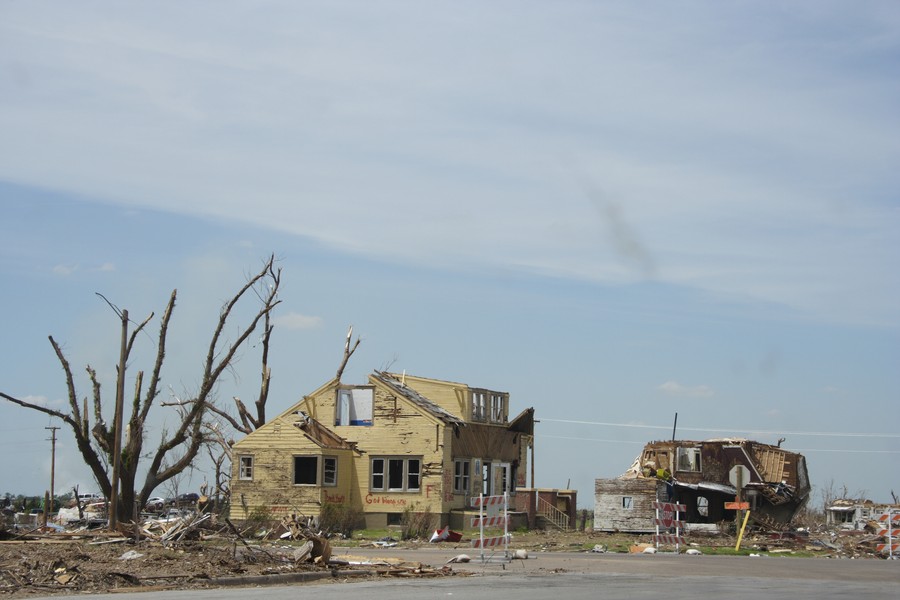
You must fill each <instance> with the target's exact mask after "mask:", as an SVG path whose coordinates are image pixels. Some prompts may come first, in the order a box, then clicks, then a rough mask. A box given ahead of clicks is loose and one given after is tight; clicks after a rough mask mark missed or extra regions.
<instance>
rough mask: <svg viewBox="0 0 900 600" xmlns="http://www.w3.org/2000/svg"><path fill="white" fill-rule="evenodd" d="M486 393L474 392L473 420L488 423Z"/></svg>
mask: <svg viewBox="0 0 900 600" xmlns="http://www.w3.org/2000/svg"><path fill="white" fill-rule="evenodd" d="M485 396H486V394H485V392H472V420H473V421H479V422H484V421H487V404H486V403H487V398H486V397H485Z"/></svg>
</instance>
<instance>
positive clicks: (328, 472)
mask: <svg viewBox="0 0 900 600" xmlns="http://www.w3.org/2000/svg"><path fill="white" fill-rule="evenodd" d="M322 485H328V486H335V485H337V458H335V457H333V456H326V457H324V458H323V459H322Z"/></svg>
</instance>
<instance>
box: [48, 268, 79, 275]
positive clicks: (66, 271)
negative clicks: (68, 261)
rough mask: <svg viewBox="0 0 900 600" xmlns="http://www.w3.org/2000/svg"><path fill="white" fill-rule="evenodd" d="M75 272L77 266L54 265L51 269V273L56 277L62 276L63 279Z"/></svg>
mask: <svg viewBox="0 0 900 600" xmlns="http://www.w3.org/2000/svg"><path fill="white" fill-rule="evenodd" d="M77 270H78V265H56V266H55V267H53V272H54V273H55V274H57V275H62V276H63V277H68V276H69V275H71V274H72V273H74V272H75V271H77Z"/></svg>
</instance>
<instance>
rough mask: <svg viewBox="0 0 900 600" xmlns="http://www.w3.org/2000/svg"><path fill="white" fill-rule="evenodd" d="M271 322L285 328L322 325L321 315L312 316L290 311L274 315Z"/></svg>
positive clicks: (311, 327)
mask: <svg viewBox="0 0 900 600" xmlns="http://www.w3.org/2000/svg"><path fill="white" fill-rule="evenodd" d="M272 322H273V323H274V324H275V325H277V326H279V327H284V328H285V329H314V328H316V327H321V326H322V317H312V316H309V315H301V314H300V313H296V312H291V313H288V314H286V315H279V316H277V317H274V318H273V319H272Z"/></svg>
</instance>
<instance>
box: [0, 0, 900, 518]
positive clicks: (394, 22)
mask: <svg viewBox="0 0 900 600" xmlns="http://www.w3.org/2000/svg"><path fill="white" fill-rule="evenodd" d="M898 71H900V7H898V5H897V4H896V3H894V2H865V3H862V4H859V3H857V4H854V5H852V6H851V5H849V4H847V3H843V2H822V1H814V2H813V1H810V2H794V3H790V4H788V5H785V4H784V3H778V2H772V3H767V2H753V3H747V2H686V3H678V4H671V3H665V2H650V3H642V4H641V5H640V6H637V5H634V3H628V2H608V3H607V2H566V1H563V2H553V3H547V2H491V3H483V2H473V3H466V2H452V3H451V2H427V3H418V2H380V3H377V4H374V3H366V2H251V1H244V2H181V3H178V4H177V5H176V4H174V3H172V4H162V5H160V4H159V3H150V2H130V3H115V2H79V3H67V2H41V1H35V2H9V1H5V2H0V74H2V77H0V131H2V132H3V135H2V137H0V206H2V215H3V216H2V220H0V234H2V240H3V243H2V247H0V248H2V249H0V275H2V278H3V290H4V293H3V294H0V315H2V319H3V341H4V343H3V348H4V350H3V355H2V356H3V360H2V366H0V390H2V391H4V392H6V393H8V394H12V395H15V396H18V397H22V398H32V399H35V400H36V401H41V402H46V403H49V404H59V403H60V402H61V401H63V399H64V398H65V388H64V380H63V377H62V374H61V370H60V367H59V365H58V363H57V362H56V358H55V356H54V354H53V351H52V348H51V347H50V344H49V342H48V341H47V336H48V335H53V336H54V338H55V339H57V340H58V341H60V342H61V343H62V344H63V346H64V348H65V350H66V352H67V355H68V358H69V360H70V362H71V363H72V365H73V368H75V370H76V372H77V373H78V374H79V376H80V375H81V374H82V373H83V370H82V369H83V367H84V366H85V365H86V364H91V365H92V366H94V367H95V368H97V369H98V371H99V373H100V374H101V377H103V376H105V377H106V379H105V380H104V385H105V386H106V389H107V390H112V389H113V387H114V381H113V377H112V374H113V373H114V367H115V364H116V360H117V356H118V354H117V352H118V351H117V348H118V345H117V344H118V335H119V333H118V328H117V326H118V323H117V319H116V317H115V315H114V314H113V313H112V312H111V311H110V309H109V307H108V306H107V305H106V304H105V303H104V302H103V301H102V300H100V299H99V298H98V297H97V296H96V293H97V292H99V293H102V294H103V295H104V296H106V297H107V298H110V300H111V301H113V302H114V303H115V304H117V305H119V306H121V307H123V308H127V309H128V310H129V312H130V313H131V314H132V315H133V316H135V315H137V316H146V315H148V314H149V313H150V312H151V311H156V312H157V314H159V313H160V312H161V311H162V309H163V308H164V306H165V303H166V301H167V299H168V296H169V294H170V293H171V290H172V289H174V288H177V289H178V293H179V304H178V306H177V308H176V312H175V316H174V319H173V324H172V330H171V333H170V337H169V339H170V340H171V342H170V343H171V344H172V348H171V351H170V353H169V361H168V364H167V367H166V370H165V372H164V374H163V375H164V378H165V381H164V384H165V385H167V386H171V388H170V389H171V390H172V392H173V393H178V394H181V393H183V392H184V391H186V390H190V389H191V388H193V387H196V385H197V383H198V380H199V376H200V371H199V366H200V364H201V360H202V357H203V356H204V354H205V346H206V344H207V343H208V340H209V335H210V333H211V332H212V329H213V327H214V324H215V319H216V316H217V312H218V308H219V306H220V305H221V303H222V302H223V301H224V300H225V299H227V298H228V297H230V296H231V295H232V294H233V293H234V291H235V290H236V289H237V288H238V287H239V286H240V285H241V284H242V283H243V282H244V280H245V277H246V275H247V274H248V273H249V272H251V271H254V270H256V269H257V268H258V267H259V266H260V264H261V261H262V260H263V259H264V258H265V257H267V256H268V255H269V254H270V253H275V255H276V256H278V257H279V261H280V262H279V264H280V266H281V267H282V268H283V273H284V277H283V282H284V283H283V288H282V289H283V291H282V299H283V304H282V305H280V306H279V309H278V313H277V315H276V316H277V320H276V332H275V337H274V341H273V349H272V353H273V357H272V367H273V377H274V379H273V385H272V391H271V395H270V414H275V413H276V412H278V411H280V410H283V409H285V408H287V407H288V406H290V405H291V404H292V403H293V402H295V401H296V400H297V399H298V398H299V397H300V396H302V395H303V394H304V393H307V392H309V391H311V390H313V389H314V388H316V387H317V386H318V385H320V384H321V383H323V382H324V381H326V380H327V379H329V378H330V377H331V376H333V374H334V371H335V369H336V368H337V365H338V363H339V361H340V354H341V350H342V344H343V338H344V335H345V333H346V329H347V327H348V325H350V324H353V326H354V332H355V333H357V334H359V335H360V336H361V338H362V343H361V345H360V347H359V350H358V351H357V353H356V354H355V355H354V357H353V358H352V360H351V363H350V365H349V367H348V369H347V371H346V373H345V377H344V379H345V381H348V382H362V381H364V378H365V376H366V374H367V373H369V372H371V371H372V370H373V369H382V368H386V367H388V366H389V367H390V368H391V369H394V370H397V371H400V370H406V371H407V372H409V373H414V374H417V375H422V376H427V377H434V378H439V379H449V380H454V381H462V382H465V383H469V384H470V385H474V386H479V387H488V388H493V389H499V390H503V391H507V392H510V394H511V396H512V399H511V402H512V405H513V411H518V410H521V409H523V408H525V407H528V406H534V407H535V409H536V411H537V414H536V416H537V418H538V419H539V420H540V423H539V424H538V425H537V435H538V438H537V461H536V462H537V464H536V476H537V484H538V485H540V486H542V487H564V486H567V485H571V486H572V487H574V488H576V489H578V490H579V493H580V502H579V503H580V504H581V505H582V506H591V505H592V498H591V496H592V492H593V481H594V479H595V478H598V477H613V476H616V475H618V474H620V473H621V472H622V471H624V470H625V469H626V468H627V467H628V466H629V465H630V463H631V461H632V459H633V458H634V457H635V456H636V455H637V454H638V452H639V451H640V449H641V447H642V445H643V443H645V442H647V441H650V440H653V439H661V438H667V437H669V436H670V435H671V427H672V422H673V419H674V415H675V413H676V412H677V413H678V434H679V437H685V438H694V439H705V438H710V437H722V436H742V437H750V438H754V439H758V440H760V441H763V442H775V441H776V440H777V439H778V438H779V437H785V438H787V440H786V442H785V444H784V445H785V446H786V447H788V448H790V449H794V450H799V451H802V452H804V453H805V454H806V455H807V458H808V463H809V468H810V472H811V476H812V479H813V483H814V485H816V486H817V488H818V489H821V488H822V487H827V486H828V485H829V484H830V483H831V482H833V483H834V485H835V486H838V487H841V486H846V487H847V488H848V489H849V491H850V492H851V493H855V492H864V493H865V495H867V496H870V497H872V498H873V499H876V500H880V501H887V500H890V491H891V490H894V491H895V492H898V493H900V467H898V466H897V465H898V464H900V433H897V432H896V417H897V415H898V410H897V389H898V373H900V368H898V367H900V307H898V306H900V305H898V303H897V298H898V297H900V276H898V275H897V268H896V265H897V264H898V258H900V256H898V255H900V244H898V236H897V233H898V230H900V227H898V226H900V209H898V198H897V190H898V189H900V186H898V183H900V169H897V165H898V164H900V111H898V110H897V106H900V83H898V82H900V77H898V75H900V72H898ZM135 318H137V317H135ZM151 331H155V327H151ZM144 345H145V346H146V348H141V349H140V352H142V353H147V354H150V353H152V352H153V348H152V340H151V339H150V337H147V338H146V339H145V341H144ZM257 350H258V348H254V347H253V346H252V345H251V346H248V348H247V349H246V351H245V353H244V355H243V358H242V361H241V362H240V364H239V365H238V368H237V369H236V370H235V373H234V375H233V377H232V378H231V379H229V380H228V381H227V382H223V385H222V387H221V389H220V396H221V398H222V399H223V400H227V399H228V398H230V397H231V396H234V395H239V396H242V397H245V398H250V397H252V396H253V394H254V391H255V390H254V388H255V384H256V382H257V373H256V370H257V365H258V355H257V354H256V353H255V351H257ZM135 362H136V364H134V365H132V366H131V367H130V368H131V369H132V371H136V370H138V369H141V368H143V369H149V363H140V362H139V360H136V361H135ZM77 384H78V387H79V393H80V394H81V395H86V394H87V393H88V392H89V388H88V385H87V381H86V378H84V377H81V378H80V379H79V380H78V381H77ZM167 389H169V388H167ZM0 419H2V420H3V423H5V425H0V430H2V432H3V436H2V438H0V447H2V448H3V450H4V451H5V452H6V454H7V456H12V455H14V456H16V458H17V460H6V461H4V462H3V464H2V465H0V482H2V489H0V493H2V492H6V491H10V492H27V493H38V492H40V491H42V490H43V489H45V488H47V487H48V486H49V470H50V465H49V463H50V442H49V441H47V438H48V433H49V432H48V431H46V430H45V427H48V426H51V425H58V423H53V422H50V421H48V419H47V418H46V417H45V416H42V415H38V414H32V413H31V412H29V411H26V410H25V409H21V408H18V407H15V406H11V405H8V404H0ZM164 426H165V422H164V417H163V416H160V417H158V421H157V422H155V423H154V424H153V427H154V428H155V429H153V430H152V431H151V439H152V436H153V435H154V432H155V434H156V435H158V431H159V429H160V428H162V427H164ZM59 435H60V439H59V442H58V446H57V448H58V454H57V487H58V488H65V486H68V485H71V484H74V483H80V484H81V485H82V487H85V486H88V487H92V484H91V482H90V480H89V479H88V478H87V474H86V472H85V471H84V469H83V468H82V467H80V465H79V461H78V457H77V455H76V453H75V450H74V447H73V440H72V439H71V436H70V435H68V432H66V431H65V430H62V431H60V432H59ZM203 477H204V474H203V472H202V470H199V471H197V472H195V473H193V475H192V478H191V479H190V480H189V481H184V482H183V483H182V485H183V486H190V487H196V486H197V485H199V482H201V481H202V479H203Z"/></svg>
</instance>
